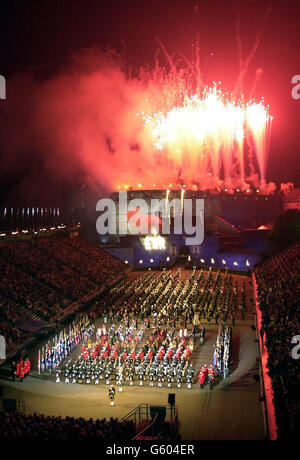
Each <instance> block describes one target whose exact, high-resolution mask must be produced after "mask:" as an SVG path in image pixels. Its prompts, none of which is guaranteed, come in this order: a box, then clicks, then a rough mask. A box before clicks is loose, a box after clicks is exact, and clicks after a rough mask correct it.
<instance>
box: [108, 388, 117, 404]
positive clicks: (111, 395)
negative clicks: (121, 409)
mask: <svg viewBox="0 0 300 460" xmlns="http://www.w3.org/2000/svg"><path fill="white" fill-rule="evenodd" d="M115 393H116V390H115V388H114V386H113V385H111V386H110V387H109V389H108V397H109V401H110V404H109V405H110V406H114V405H115Z"/></svg>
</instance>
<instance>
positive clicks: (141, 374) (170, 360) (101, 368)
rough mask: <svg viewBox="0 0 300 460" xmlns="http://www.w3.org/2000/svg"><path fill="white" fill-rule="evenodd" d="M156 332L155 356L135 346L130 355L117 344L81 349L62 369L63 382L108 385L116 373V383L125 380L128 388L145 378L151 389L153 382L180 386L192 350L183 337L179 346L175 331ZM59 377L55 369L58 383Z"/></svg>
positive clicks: (148, 349)
mask: <svg viewBox="0 0 300 460" xmlns="http://www.w3.org/2000/svg"><path fill="white" fill-rule="evenodd" d="M158 331H160V334H161V335H162V337H161V340H162V341H161V344H160V346H159V348H158V349H157V350H156V353H155V354H154V353H153V348H151V347H148V346H147V345H145V346H144V347H143V348H140V349H138V348H137V347H136V348H134V349H132V350H131V351H130V352H129V350H128V349H127V350H124V348H121V347H120V346H119V344H118V342H116V343H115V344H114V345H113V346H111V345H110V344H109V342H105V343H104V345H103V346H102V348H101V350H99V344H97V345H96V346H94V347H93V348H92V349H91V351H89V350H87V349H86V347H85V346H83V347H82V353H81V355H80V356H79V358H78V359H77V360H76V361H75V362H74V363H72V362H71V361H69V363H68V364H67V366H66V367H65V369H64V377H65V382H66V383H69V382H70V381H71V382H73V383H84V382H85V383H95V384H98V383H100V381H102V380H105V381H106V382H107V384H109V383H110V380H111V379H112V378H113V377H112V376H113V375H115V374H116V377H115V379H116V380H121V381H123V380H124V379H127V380H128V381H129V384H131V385H132V384H133V381H134V379H135V377H136V376H137V379H138V380H139V382H140V384H141V385H142V384H143V381H144V380H145V379H146V377H147V376H148V377H149V382H150V386H154V381H157V382H158V384H159V386H162V382H163V381H165V379H166V381H167V382H168V383H169V384H171V383H172V382H175V381H176V382H177V384H178V385H179V384H180V383H181V382H182V380H183V378H184V376H185V373H186V371H187V369H188V368H189V369H190V371H189V373H190V372H191V366H189V359H190V355H191V348H190V346H189V345H188V342H187V339H186V338H182V339H181V341H180V343H179V344H177V342H176V341H174V340H173V339H174V332H175V330H174V331H170V333H169V334H167V335H164V331H165V330H162V331H161V330H160V329H158ZM143 332H144V327H142V328H141V330H140V331H139V333H138V335H139V336H140V337H139V338H140V340H141V339H142V336H143ZM95 351H97V353H96V354H95ZM61 374H62V370H61V369H57V376H56V377H57V381H61ZM193 376H194V375H193ZM193 376H192V377H193Z"/></svg>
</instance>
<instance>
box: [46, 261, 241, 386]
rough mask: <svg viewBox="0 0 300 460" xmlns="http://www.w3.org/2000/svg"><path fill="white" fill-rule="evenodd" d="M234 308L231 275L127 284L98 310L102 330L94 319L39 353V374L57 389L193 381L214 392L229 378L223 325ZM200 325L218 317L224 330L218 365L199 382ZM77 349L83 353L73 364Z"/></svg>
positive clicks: (227, 332)
mask: <svg viewBox="0 0 300 460" xmlns="http://www.w3.org/2000/svg"><path fill="white" fill-rule="evenodd" d="M236 302H237V289H236V287H233V282H232V277H231V275H229V274H228V273H226V274H225V276H224V277H222V276H221V274H220V272H217V274H216V276H215V277H214V276H213V274H212V272H211V271H209V272H207V273H204V272H203V271H201V272H200V273H199V274H198V275H197V273H196V271H195V270H194V271H193V272H192V274H191V275H190V276H189V277H186V278H184V277H182V275H181V270H180V269H179V270H178V271H177V272H173V273H172V272H171V271H169V272H167V271H163V272H161V273H160V274H159V275H157V274H155V273H147V274H145V275H144V276H143V277H142V278H137V279H133V280H130V281H128V280H127V281H122V282H121V283H119V284H118V285H117V286H116V287H115V288H113V289H111V291H110V293H109V295H108V296H107V297H106V298H105V299H104V300H103V301H102V302H101V305H97V306H94V308H93V309H92V312H93V315H94V317H97V316H102V318H103V324H102V325H100V326H99V327H98V328H96V327H95V324H94V322H93V321H92V319H91V316H92V315H90V316H87V315H81V316H79V318H78V319H77V320H76V321H74V322H73V323H72V324H71V325H70V328H69V331H68V333H67V331H66V330H63V331H61V333H60V335H59V337H58V338H57V337H56V338H55V339H54V341H53V343H52V345H50V343H48V344H47V345H46V347H45V349H44V348H42V350H41V351H40V352H39V359H38V362H39V371H40V372H53V371H54V372H55V375H56V382H57V383H60V382H64V383H85V384H95V385H98V384H100V383H104V384H106V385H108V386H111V385H112V383H113V382H115V384H116V385H117V386H118V387H119V391H122V388H123V385H124V384H125V383H126V384H128V385H130V386H132V385H139V386H143V385H147V386H149V387H154V386H157V387H163V386H166V387H168V388H170V387H171V386H172V385H175V386H177V387H178V388H181V386H182V384H184V383H185V384H186V385H187V387H188V388H189V389H190V388H192V383H193V382H194V379H195V376H197V377H198V381H199V384H200V387H201V388H203V387H204V384H205V383H208V384H209V386H210V388H212V386H213V383H214V378H215V372H217V373H223V375H224V377H225V376H227V375H228V369H229V365H230V344H231V329H230V327H229V326H223V324H224V323H225V324H226V321H227V320H228V318H229V317H232V315H233V314H234V312H235V308H236ZM202 318H203V319H205V320H206V321H208V322H210V320H211V319H212V318H215V319H216V322H217V320H218V322H220V324H221V326H220V329H219V332H218V336H217V342H216V345H215V347H214V352H213V355H214V363H213V364H212V365H205V366H203V367H202V368H201V369H200V372H197V375H196V374H195V370H194V366H193V362H192V359H191V356H192V352H193V349H194V345H195V340H196V337H197V334H198V333H200V343H203V341H204V338H205V328H204V327H202V326H201V321H202ZM79 345H80V354H79V355H78V354H77V357H73V358H72V359H69V360H68V361H67V358H68V357H69V355H70V353H71V352H72V351H73V350H74V348H76V347H77V348H79ZM75 354H76V353H75Z"/></svg>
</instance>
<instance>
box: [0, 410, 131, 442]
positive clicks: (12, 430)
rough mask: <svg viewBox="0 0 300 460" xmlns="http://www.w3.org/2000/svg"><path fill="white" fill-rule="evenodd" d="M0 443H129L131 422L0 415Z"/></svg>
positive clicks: (10, 414)
mask: <svg viewBox="0 0 300 460" xmlns="http://www.w3.org/2000/svg"><path fill="white" fill-rule="evenodd" d="M0 426H1V427H2V429H1V430H0V440H1V441H4V440H12V441H13V440H23V439H24V440H35V439H40V440H90V439H96V440H98V441H108V440H109V441H118V442H122V441H129V440H131V439H132V438H133V437H134V435H135V426H134V424H133V422H131V421H126V422H119V421H118V419H114V418H112V417H111V418H110V420H106V419H105V418H104V419H102V420H98V419H97V420H93V419H89V420H85V419H84V418H81V417H80V418H73V417H66V418H62V417H47V416H45V415H37V414H33V415H28V416H26V415H23V414H19V413H18V414H15V413H5V412H4V413H0Z"/></svg>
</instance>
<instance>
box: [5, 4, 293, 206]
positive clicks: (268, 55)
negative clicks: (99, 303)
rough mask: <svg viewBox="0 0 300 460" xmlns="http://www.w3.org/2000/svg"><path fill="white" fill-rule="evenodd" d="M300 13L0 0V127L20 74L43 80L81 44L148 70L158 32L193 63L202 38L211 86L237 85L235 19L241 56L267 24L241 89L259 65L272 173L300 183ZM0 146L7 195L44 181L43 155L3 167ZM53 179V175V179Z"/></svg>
mask: <svg viewBox="0 0 300 460" xmlns="http://www.w3.org/2000/svg"><path fill="white" fill-rule="evenodd" d="M270 6H271V7H272V11H270V10H269V14H267V11H268V8H269V7H270ZM299 17H300V2H299V1H298V0H289V1H288V2H283V1H266V0H259V1H256V0H243V1H242V0H240V1H230V0H223V1H222V0H160V1H159V0H151V1H150V0H127V1H125V0H84V1H81V0H40V1H36V0H32V1H30V0H28V1H23V0H7V1H3V0H2V1H1V6H0V74H1V75H3V76H4V77H5V78H6V79H7V100H6V101H2V100H1V101H0V124H1V120H2V119H3V118H2V117H5V116H6V104H8V101H9V98H10V96H11V94H10V81H11V80H12V79H13V78H14V77H15V76H16V75H17V74H19V73H33V74H34V75H35V77H36V78H37V79H38V80H47V79H49V78H51V77H52V76H53V75H56V74H59V73H60V72H62V70H63V69H64V66H65V65H66V62H67V60H68V59H69V56H70V55H72V54H76V53H78V52H79V51H80V50H81V49H82V48H94V47H96V48H101V49H102V50H105V49H107V48H108V47H112V48H114V49H116V50H117V51H118V52H120V53H122V55H123V59H125V60H126V63H127V65H131V66H133V68H135V67H139V66H142V65H150V66H152V65H153V63H154V55H155V51H156V50H157V47H158V45H157V42H156V41H155V38H159V39H160V40H161V41H162V42H163V43H164V44H165V45H166V47H167V49H168V50H169V51H170V52H179V53H183V54H184V55H186V56H187V57H188V58H189V59H191V58H192V53H193V51H192V50H193V44H194V43H195V39H196V36H197V34H199V36H200V46H201V58H202V62H205V61H206V59H207V57H208V56H209V54H210V53H213V56H212V57H210V58H209V59H208V60H207V62H206V68H205V79H206V83H208V84H209V83H211V82H212V81H213V80H216V81H219V80H221V81H222V85H223V86H224V87H225V88H227V89H229V90H231V89H232V88H233V87H234V84H235V81H236V79H237V74H238V50H237V41H236V20H237V18H238V20H239V24H240V31H241V40H242V46H243V53H244V56H245V57H246V56H247V54H248V53H249V51H250V49H251V47H252V46H253V43H254V40H255V36H256V34H257V32H258V31H259V30H261V38H260V43H259V47H258V50H257V52H256V54H255V56H254V59H253V61H252V62H251V64H250V67H249V72H248V74H247V76H246V80H245V83H246V85H245V91H246V92H247V90H248V91H249V88H250V87H251V86H252V83H253V80H254V76H255V72H256V69H258V68H261V69H262V70H263V74H262V78H261V79H260V80H259V82H258V84H257V86H256V90H255V97H256V98H261V97H262V96H263V97H264V98H265V101H266V103H267V104H269V105H270V112H271V114H272V115H273V116H274V121H273V128H272V138H271V148H270V157H269V161H268V167H267V176H268V177H267V178H268V180H270V181H275V182H276V183H277V184H280V182H288V181H292V182H294V183H295V185H297V186H300V174H299V167H298V164H299V163H298V161H299V160H298V153H299V152H300V129H299V120H300V99H299V100H293V99H292V96H291V90H292V84H291V79H292V77H293V75H297V74H298V75H299V74H300V46H299V43H300V27H299ZM19 97H22V96H21V94H20V95H19ZM33 103H34V102H33ZM28 116H30V107H28ZM1 135H3V133H2V134H1ZM0 141H1V140H0ZM4 150H5V149H4V148H3V146H2V145H1V142H0V154H1V157H2V161H1V164H2V166H1V167H0V184H1V185H0V187H1V189H0V193H1V195H2V200H3V199H4V198H3V197H7V196H8V195H9V194H10V193H11V191H12V190H13V189H14V187H15V185H17V184H19V185H20V184H22V181H23V179H24V177H26V176H28V175H29V176H30V175H32V176H33V177H36V176H40V177H41V178H42V179H41V180H40V181H39V183H41V182H43V175H44V174H46V169H45V168H44V167H43V164H44V162H43V153H42V152H40V154H39V152H34V153H31V152H26V153H24V157H23V160H22V159H20V157H18V161H15V162H12V163H11V167H10V168H9V169H8V168H5V167H3V165H4V166H5V162H6V160H7V158H6V152H5V151H4ZM39 155H40V157H39ZM45 177H46V176H45ZM34 180H35V179H34ZM47 180H49V181H50V182H49V183H52V182H53V181H54V179H52V182H51V178H49V176H47ZM37 182H38V181H37ZM37 187H38V186H37Z"/></svg>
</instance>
